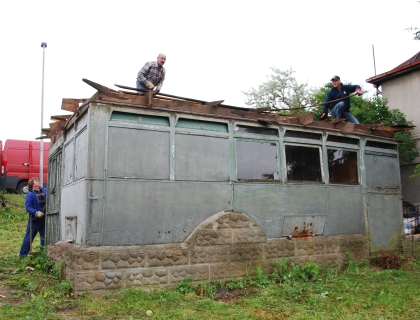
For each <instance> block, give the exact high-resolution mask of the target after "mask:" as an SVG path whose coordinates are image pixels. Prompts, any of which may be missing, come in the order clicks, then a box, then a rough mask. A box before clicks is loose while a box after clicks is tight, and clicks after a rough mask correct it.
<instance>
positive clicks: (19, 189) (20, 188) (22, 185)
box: [17, 181, 28, 193]
mask: <svg viewBox="0 0 420 320" xmlns="http://www.w3.org/2000/svg"><path fill="white" fill-rule="evenodd" d="M27 184H28V181H21V182H19V184H18V186H17V192H18V193H27V192H24V188H25V187H26V185H27Z"/></svg>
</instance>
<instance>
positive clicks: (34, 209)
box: [19, 178, 47, 258]
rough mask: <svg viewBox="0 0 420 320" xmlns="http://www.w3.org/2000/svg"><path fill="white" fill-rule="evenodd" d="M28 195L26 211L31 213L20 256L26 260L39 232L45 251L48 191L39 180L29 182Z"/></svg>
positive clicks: (33, 179) (34, 179) (42, 247)
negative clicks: (45, 216)
mask: <svg viewBox="0 0 420 320" xmlns="http://www.w3.org/2000/svg"><path fill="white" fill-rule="evenodd" d="M28 190H29V192H28V194H27V195H26V198H25V209H26V211H27V212H28V213H29V219H28V225H27V226H26V234H25V237H24V238H23V242H22V247H21V249H20V254H19V256H20V257H21V258H24V257H26V256H27V255H28V253H29V251H30V250H31V243H32V241H34V238H35V236H36V234H37V233H38V232H39V236H40V238H41V250H43V249H44V244H45V243H44V238H45V218H44V215H45V207H46V204H47V189H46V188H42V187H41V186H40V185H39V180H38V178H32V179H30V180H29V181H28Z"/></svg>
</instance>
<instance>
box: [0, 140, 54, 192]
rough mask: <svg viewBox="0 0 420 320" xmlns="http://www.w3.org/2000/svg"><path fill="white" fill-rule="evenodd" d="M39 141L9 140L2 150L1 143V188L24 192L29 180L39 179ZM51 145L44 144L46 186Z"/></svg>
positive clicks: (0, 142)
mask: <svg viewBox="0 0 420 320" xmlns="http://www.w3.org/2000/svg"><path fill="white" fill-rule="evenodd" d="M39 147H40V142H39V141H29V140H12V139H8V140H6V141H5V143H4V148H3V149H2V141H0V151H1V152H0V163H1V174H0V188H1V189H8V190H16V191H17V192H19V193H22V192H23V188H24V187H25V186H26V184H27V182H28V180H29V179H30V178H32V177H38V178H39V168H40V166H39V160H40V159H39V152H40V150H39ZM48 150H49V143H48V142H44V152H43V153H44V158H43V167H44V169H43V183H44V185H46V182H47V174H48Z"/></svg>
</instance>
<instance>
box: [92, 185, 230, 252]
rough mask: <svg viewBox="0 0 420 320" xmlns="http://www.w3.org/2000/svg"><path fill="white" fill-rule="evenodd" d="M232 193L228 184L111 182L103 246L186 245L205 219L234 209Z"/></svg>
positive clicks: (104, 223) (104, 224)
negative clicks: (182, 243) (187, 240)
mask: <svg viewBox="0 0 420 320" xmlns="http://www.w3.org/2000/svg"><path fill="white" fill-rule="evenodd" d="M231 190H232V187H231V185H229V183H227V182H226V183H195V182H159V181H137V180H108V181H107V182H106V194H105V199H106V202H105V208H104V219H103V234H102V242H101V244H102V245H139V244H153V243H172V242H175V243H180V242H183V241H184V240H185V239H186V238H187V237H188V235H189V234H190V233H191V232H192V231H193V230H194V228H195V227H196V226H197V225H198V224H199V223H201V222H202V221H203V220H205V219H207V218H209V217H210V216H212V215H213V214H215V213H217V212H220V211H223V210H229V209H231V206H230V200H231ZM89 244H92V245H97V244H96V243H89Z"/></svg>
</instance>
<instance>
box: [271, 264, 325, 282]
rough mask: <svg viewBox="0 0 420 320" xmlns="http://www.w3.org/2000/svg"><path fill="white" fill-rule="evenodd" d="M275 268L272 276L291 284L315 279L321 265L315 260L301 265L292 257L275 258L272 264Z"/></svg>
mask: <svg viewBox="0 0 420 320" xmlns="http://www.w3.org/2000/svg"><path fill="white" fill-rule="evenodd" d="M271 265H272V266H273V268H274V272H273V274H272V278H273V279H274V280H275V281H277V282H284V283H288V284H291V283H293V282H296V281H301V280H304V281H309V280H315V279H316V278H317V277H318V274H319V266H318V265H317V264H316V263H314V262H306V263H305V264H304V265H303V266H301V267H299V266H298V265H297V264H295V263H294V262H293V261H292V259H290V258H282V259H280V260H274V261H273V262H272V264H271Z"/></svg>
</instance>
